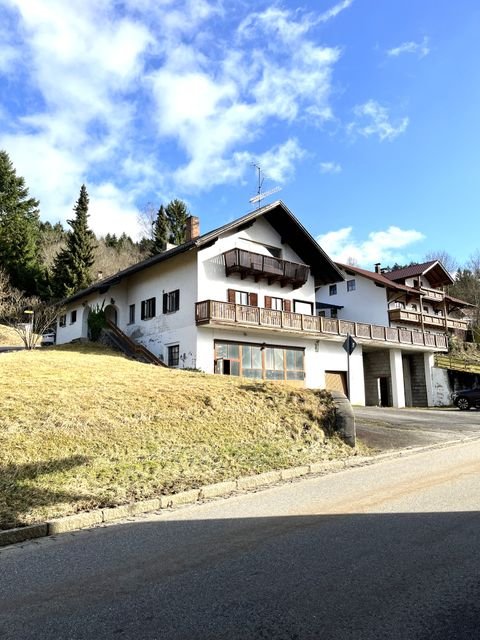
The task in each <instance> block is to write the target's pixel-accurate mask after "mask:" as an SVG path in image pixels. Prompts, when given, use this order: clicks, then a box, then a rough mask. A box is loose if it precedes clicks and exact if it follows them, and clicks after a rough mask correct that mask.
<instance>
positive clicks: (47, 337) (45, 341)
mask: <svg viewBox="0 0 480 640" xmlns="http://www.w3.org/2000/svg"><path fill="white" fill-rule="evenodd" d="M55 338H56V336H55V331H46V332H45V333H43V334H42V340H41V342H40V344H41V345H42V347H49V346H51V345H52V344H55Z"/></svg>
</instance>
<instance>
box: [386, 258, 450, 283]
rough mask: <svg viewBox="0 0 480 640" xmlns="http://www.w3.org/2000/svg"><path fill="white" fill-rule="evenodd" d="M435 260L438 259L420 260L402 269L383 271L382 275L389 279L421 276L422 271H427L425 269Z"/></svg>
mask: <svg viewBox="0 0 480 640" xmlns="http://www.w3.org/2000/svg"><path fill="white" fill-rule="evenodd" d="M436 262H438V260H429V262H422V263H421V264H411V265H410V266H409V267H404V268H403V269H394V270H393V271H385V273H384V276H385V277H386V278H388V279H389V280H403V279H404V278H413V277H414V276H421V275H422V273H424V272H425V271H427V269H429V268H430V267H432V266H433V265H434V264H435V263H436ZM439 264H440V263H439Z"/></svg>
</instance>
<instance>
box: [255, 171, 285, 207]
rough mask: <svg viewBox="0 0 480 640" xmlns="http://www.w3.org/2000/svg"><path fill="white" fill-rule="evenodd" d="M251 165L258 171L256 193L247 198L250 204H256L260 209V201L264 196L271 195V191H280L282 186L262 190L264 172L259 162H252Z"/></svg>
mask: <svg viewBox="0 0 480 640" xmlns="http://www.w3.org/2000/svg"><path fill="white" fill-rule="evenodd" d="M252 167H255V169H256V170H257V172H258V187H257V195H255V196H253V198H250V199H249V202H250V204H257V205H258V208H259V209H260V203H261V201H262V200H263V199H264V198H267V197H268V196H271V195H272V193H277V191H280V189H281V188H282V187H274V188H273V189H270V190H269V191H262V186H263V183H264V181H265V174H264V173H263V171H262V169H261V167H260V165H259V164H257V163H256V162H252Z"/></svg>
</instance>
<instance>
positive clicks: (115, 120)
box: [0, 0, 480, 268]
mask: <svg viewBox="0 0 480 640" xmlns="http://www.w3.org/2000/svg"><path fill="white" fill-rule="evenodd" d="M479 33H480V4H479V3H478V2H477V1H476V0H459V1H458V2H455V3H454V2H451V0H338V1H336V0H332V1H330V2H329V1H327V0H317V1H316V2H314V1H313V0H307V1H305V2H303V3H301V4H299V3H297V2H291V1H285V2H269V1H267V2H263V1H261V0H257V1H256V2H247V1H246V0H228V2H227V0H224V1H223V2H222V1H221V0H124V1H123V2H122V1H120V0H70V1H69V2H65V1H64V0H0V89H1V90H0V148H4V149H5V150H6V151H7V152H8V153H9V154H10V157H11V159H12V161H13V163H14V165H15V167H16V168H17V172H18V173H19V174H20V175H23V176H24V177H25V178H26V180H27V184H28V186H29V188H30V192H31V193H32V195H34V196H36V197H38V198H39V199H40V201H41V213H42V218H43V219H45V220H47V219H48V220H51V221H52V222H53V221H57V220H61V221H62V222H64V221H65V220H66V219H67V218H68V217H70V215H71V209H72V206H73V204H74V202H75V200H76V198H77V197H78V192H79V189H80V185H81V184H82V182H85V183H86V184H87V188H88V191H89V194H90V199H91V204H90V213H91V219H90V220H91V225H92V227H93V228H94V230H95V231H96V232H97V233H99V234H105V233H107V232H111V233H112V232H117V233H121V232H122V231H126V232H127V233H130V234H131V235H135V234H136V233H138V211H140V210H142V209H143V208H144V207H145V206H146V205H147V204H148V203H153V204H154V205H155V206H156V207H158V205H159V204H160V203H161V202H164V203H165V202H167V201H168V200H170V199H172V198H174V197H178V198H182V199H184V200H186V201H187V203H188V205H189V208H190V211H191V212H192V213H193V214H195V215H198V216H199V217H200V220H201V229H202V231H208V230H210V229H212V228H214V227H216V226H219V225H221V224H224V223H225V222H227V221H229V220H232V219H234V218H236V217H238V216H240V215H243V214H244V213H247V212H248V211H249V210H250V209H251V205H250V204H249V198H250V197H251V196H253V195H254V194H255V192H256V172H255V170H254V168H253V167H252V163H254V162H256V163H259V164H260V165H261V167H262V169H263V171H264V173H265V176H266V179H265V182H264V189H265V190H269V189H272V188H274V187H276V186H281V188H282V190H281V192H280V193H279V194H278V195H275V196H273V197H272V198H271V199H275V198H277V197H280V198H281V199H282V200H283V201H284V202H285V203H286V204H287V206H288V207H289V208H290V209H291V210H292V211H293V213H294V214H295V215H296V216H297V217H298V218H299V219H300V221H301V222H302V223H303V224H304V225H305V226H306V228H307V229H308V230H309V231H310V232H311V233H312V235H313V236H315V237H316V238H318V239H319V241H320V243H321V245H322V246H323V248H324V249H325V250H326V251H327V252H328V253H330V255H332V257H334V258H337V259H340V260H343V261H346V260H348V259H353V260H355V261H356V262H357V264H359V265H360V266H364V267H366V268H372V266H373V263H374V262H382V264H384V265H386V264H392V263H393V262H395V261H398V262H408V261H410V260H422V259H423V258H424V256H425V254H426V253H427V252H429V251H436V250H445V251H447V252H448V253H450V254H451V255H453V256H454V257H456V258H457V259H458V260H459V261H460V262H466V261H467V260H468V258H469V257H470V256H471V255H472V254H473V253H474V252H476V251H478V246H479V240H478V238H479V230H480V224H479V222H478V220H479V216H478V213H479V211H480V206H479V205H480V188H479V186H480V179H479V177H480V176H479V170H480V163H479V155H480V128H479V126H478V119H479V114H480V82H479V77H480V72H479V69H480V56H479V46H480V45H479V43H480V38H479V36H478V34H479ZM266 201H267V202H268V200H266Z"/></svg>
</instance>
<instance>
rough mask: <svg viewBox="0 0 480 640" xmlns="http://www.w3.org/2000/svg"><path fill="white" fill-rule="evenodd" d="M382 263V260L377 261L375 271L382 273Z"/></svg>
mask: <svg viewBox="0 0 480 640" xmlns="http://www.w3.org/2000/svg"><path fill="white" fill-rule="evenodd" d="M381 264H382V263H381V262H376V263H375V273H382V270H381V268H380V265H381Z"/></svg>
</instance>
